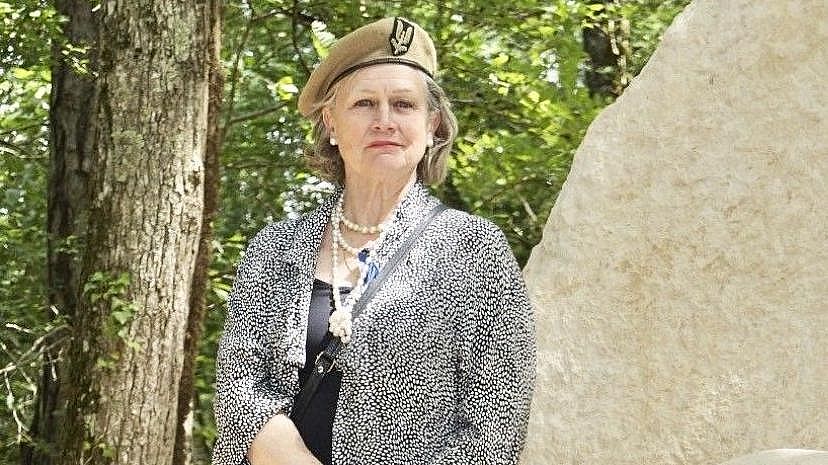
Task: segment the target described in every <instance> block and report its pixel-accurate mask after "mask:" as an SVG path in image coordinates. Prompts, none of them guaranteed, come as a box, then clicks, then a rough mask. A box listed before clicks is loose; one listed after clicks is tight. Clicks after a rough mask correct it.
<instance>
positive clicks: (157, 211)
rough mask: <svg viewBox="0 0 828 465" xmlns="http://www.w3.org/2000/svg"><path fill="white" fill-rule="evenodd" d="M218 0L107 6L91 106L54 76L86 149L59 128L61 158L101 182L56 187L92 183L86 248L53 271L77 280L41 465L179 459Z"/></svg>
mask: <svg viewBox="0 0 828 465" xmlns="http://www.w3.org/2000/svg"><path fill="white" fill-rule="evenodd" d="M215 1H217V0H212V1H202V2H180V1H178V0H142V1H131V2H127V1H123V0H109V1H103V2H101V4H100V6H99V7H98V9H97V10H96V12H95V13H94V14H93V16H92V17H91V21H92V22H93V23H94V29H95V31H96V32H95V40H94V44H93V45H94V47H93V52H94V53H93V63H94V68H93V71H94V73H93V74H91V75H90V76H89V80H90V82H91V89H89V88H87V89H85V91H84V92H83V93H82V95H86V96H87V97H88V98H87V99H86V100H85V101H84V100H83V97H80V104H81V105H82V106H80V105H78V102H76V101H74V100H72V99H70V98H69V97H68V95H69V94H67V93H66V92H63V91H62V89H67V88H69V87H70V86H69V84H67V83H71V82H72V80H73V79H75V77H67V75H63V74H60V73H56V75H55V76H54V79H53V81H54V86H55V89H56V90H55V91H54V95H53V101H52V112H53V113H54V114H55V115H59V116H60V120H59V121H58V122H56V120H55V118H53V121H52V124H53V126H54V127H57V128H58V129H60V126H59V124H58V123H60V122H73V121H74V125H69V124H66V126H67V127H66V129H65V131H66V134H67V135H66V136H65V138H66V140H82V141H83V143H82V144H75V146H76V147H77V148H76V150H77V151H78V152H79V153H78V154H72V153H71V150H72V149H71V147H72V144H69V143H67V144H60V143H58V139H59V137H63V136H61V135H60V132H59V130H58V131H54V128H53V132H55V135H54V136H53V137H54V138H55V139H54V140H53V143H54V150H55V152H56V153H55V154H54V157H53V158H54V159H55V160H64V159H66V160H75V159H78V160H82V164H81V166H83V167H84V168H86V169H85V170H84V171H83V172H84V173H85V175H86V176H88V179H86V178H83V177H80V178H72V173H69V172H67V171H66V170H64V171H63V172H64V173H68V174H66V175H65V176H63V177H61V176H58V175H57V174H55V176H54V179H53V181H54V183H55V184H56V187H55V189H56V192H57V189H59V188H60V187H59V186H62V185H75V184H77V185H83V186H85V187H84V189H83V191H84V192H85V194H86V195H85V196H82V197H83V198H79V199H76V198H74V197H72V196H68V197H67V198H64V199H63V200H65V201H66V202H67V203H69V205H68V207H66V210H67V211H73V212H74V213H73V214H75V215H80V214H79V213H77V212H78V211H85V212H86V215H80V216H83V217H85V218H87V221H86V222H85V227H84V231H85V234H84V238H85V240H84V241H82V243H83V244H85V246H84V247H82V250H81V253H80V254H79V255H78V256H77V257H76V260H73V261H71V264H69V265H66V268H67V269H66V270H62V269H59V268H57V267H55V268H54V270H53V271H54V272H55V273H56V274H57V275H60V276H62V278H63V282H64V283H66V282H70V283H71V285H69V286H68V288H70V289H69V290H65V291H64V292H66V293H67V295H69V296H70V297H69V298H67V299H66V300H69V299H71V300H72V308H73V311H72V314H71V315H70V316H71V321H70V327H71V331H72V334H71V336H72V338H71V342H70V344H69V346H68V348H67V349H66V352H65V354H64V361H62V362H61V366H60V370H59V373H61V374H64V376H62V377H59V378H58V381H59V389H58V392H59V395H58V396H57V397H56V399H57V401H56V402H53V403H52V404H49V403H48V402H46V403H43V404H42V405H43V406H44V409H45V410H48V412H44V413H43V414H42V415H41V418H40V420H41V421H40V422H39V424H45V423H44V422H43V421H42V420H44V419H45V418H51V419H52V423H51V424H53V425H54V429H53V430H52V431H53V432H54V434H52V435H51V436H49V435H46V434H44V435H41V437H42V438H43V439H44V440H45V441H46V442H47V443H48V445H50V446H51V450H52V452H54V454H53V455H51V457H50V458H49V459H48V462H47V461H45V460H39V461H36V462H33V463H38V464H40V463H49V464H73V465H74V464H78V463H84V464H99V463H119V464H120V463H123V464H127V463H128V464H131V465H136V464H152V465H158V464H167V463H170V462H171V461H172V457H173V449H174V443H175V437H176V427H177V420H178V398H179V396H178V393H179V386H180V382H181V374H182V370H183V367H184V360H185V358H186V357H187V355H186V354H185V353H184V351H183V350H182V348H184V347H185V335H186V332H187V328H188V324H189V323H188V322H189V310H190V305H191V292H192V291H191V287H192V285H193V279H194V278H193V277H194V270H195V268H196V261H197V255H198V253H199V238H200V237H201V235H202V220H203V216H202V215H203V205H204V189H205V185H204V178H205V151H206V145H207V126H208V106H209V99H208V96H209V85H210V83H209V76H210V73H209V71H208V70H209V67H210V65H211V63H212V61H213V60H214V58H213V57H212V56H211V53H212V52H211V50H214V48H215V44H214V41H215V40H216V36H215V32H216V31H215V27H216V25H215V23H214V17H213V13H214V12H215V9H216V7H215V4H214V2H215ZM86 3H88V2H86V1H77V2H68V1H67V2H65V3H63V5H70V6H72V7H77V8H80V7H81V5H82V4H86ZM87 8H88V6H87ZM74 21H76V17H73V16H70V19H69V24H68V28H69V29H70V30H71V28H72V27H74ZM61 124H62V123H61ZM73 138H75V139H73ZM60 166H61V165H60V164H59V163H58V166H57V168H56V169H55V173H58V172H60ZM73 183H74V184H73ZM73 209H74V210H73ZM60 211H64V210H63V209H61V208H57V207H56V212H60ZM50 215H51V209H50ZM55 215H56V216H55V221H56V222H58V221H57V220H58V217H59V215H57V213H56V214H55ZM62 221H65V220H62ZM50 224H51V217H50ZM56 224H57V223H56ZM50 265H51V263H50ZM50 268H51V267H50ZM119 277H125V278H126V279H121V278H119ZM56 279H57V278H56ZM56 289H67V287H66V286H63V287H56ZM47 400H48V399H47ZM56 412H60V415H56ZM41 430H42V431H43V432H44V433H45V430H43V429H41Z"/></svg>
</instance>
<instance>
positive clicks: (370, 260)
mask: <svg viewBox="0 0 828 465" xmlns="http://www.w3.org/2000/svg"><path fill="white" fill-rule="evenodd" d="M344 201H345V191H342V195H341V196H340V197H339V200H338V201H337V203H336V206H335V207H334V209H333V211H332V212H331V236H332V238H331V239H332V240H331V285H332V287H333V292H332V294H333V303H334V311H333V312H332V313H331V316H330V318H329V319H328V330H329V331H330V332H331V333H332V334H333V335H334V336H336V337H338V338H339V339H340V340H341V341H342V343H343V344H347V343H349V342H350V341H351V327H352V325H353V316H352V313H351V309H352V308H353V306H354V304H355V303H356V302H357V301H358V300H359V298H360V297H361V296H362V293H363V292H364V291H365V287H366V286H367V285H368V282H369V281H370V280H371V279H373V278H374V277H376V275H377V272H378V268H377V264H376V258H377V257H376V251H377V250H378V249H379V247H380V245H381V244H382V241H383V240H384V239H385V232H386V231H387V228H386V227H383V228H382V230H381V231H380V235H379V237H377V239H376V241H374V244H373V246H372V247H371V248H370V249H369V250H368V253H367V254H366V253H365V251H364V250H359V249H357V248H356V247H352V246H350V245H349V244H347V243H346V242H345V240H344V239H343V238H342V231H341V230H340V229H339V223H341V222H343V221H342V220H343V215H342V204H343V203H344ZM346 226H347V224H346ZM340 247H341V248H342V249H343V250H345V251H347V252H350V253H352V254H353V255H357V256H358V258H359V264H360V273H359V279H358V280H357V283H356V285H355V286H354V288H353V289H352V290H351V292H350V293H349V294H348V296H347V297H346V298H345V302H342V297H341V296H340V295H339V284H340V282H339V280H338V279H337V277H336V270H337V268H338V265H339V249H340Z"/></svg>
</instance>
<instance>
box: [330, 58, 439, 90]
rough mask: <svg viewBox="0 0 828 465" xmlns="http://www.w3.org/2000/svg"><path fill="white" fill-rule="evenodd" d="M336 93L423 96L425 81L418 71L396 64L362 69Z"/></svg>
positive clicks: (348, 78) (344, 81)
mask: <svg viewBox="0 0 828 465" xmlns="http://www.w3.org/2000/svg"><path fill="white" fill-rule="evenodd" d="M340 85H341V87H340V89H339V90H338V92H342V93H344V94H346V95H347V94H350V93H357V92H359V93H363V92H365V93H379V92H382V93H413V94H418V95H423V96H424V95H425V92H426V84H425V79H424V78H423V75H422V74H421V72H420V71H417V70H416V69H414V68H412V67H410V66H405V65H398V64H382V65H374V66H369V67H367V68H362V69H360V70H358V71H356V72H354V74H352V75H351V76H348V77H347V78H346V79H343V80H342V81H341V83H340Z"/></svg>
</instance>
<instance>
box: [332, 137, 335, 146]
mask: <svg viewBox="0 0 828 465" xmlns="http://www.w3.org/2000/svg"><path fill="white" fill-rule="evenodd" d="M331 145H336V137H334V136H331Z"/></svg>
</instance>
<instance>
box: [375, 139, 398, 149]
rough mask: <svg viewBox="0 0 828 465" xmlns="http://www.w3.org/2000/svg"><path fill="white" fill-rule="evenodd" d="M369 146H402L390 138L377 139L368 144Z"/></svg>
mask: <svg viewBox="0 0 828 465" xmlns="http://www.w3.org/2000/svg"><path fill="white" fill-rule="evenodd" d="M368 147H369V148H387V147H402V144H400V143H398V142H394V141H392V140H377V141H374V142H371V143H370V144H368Z"/></svg>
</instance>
